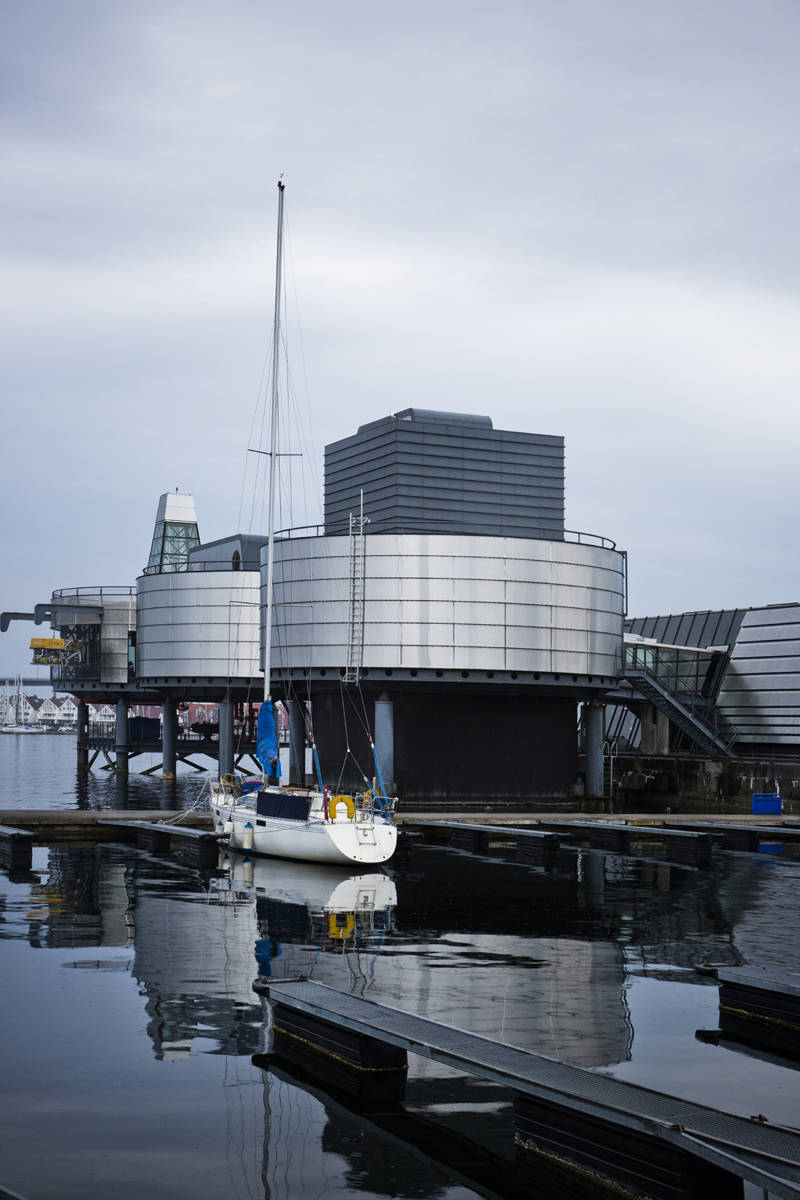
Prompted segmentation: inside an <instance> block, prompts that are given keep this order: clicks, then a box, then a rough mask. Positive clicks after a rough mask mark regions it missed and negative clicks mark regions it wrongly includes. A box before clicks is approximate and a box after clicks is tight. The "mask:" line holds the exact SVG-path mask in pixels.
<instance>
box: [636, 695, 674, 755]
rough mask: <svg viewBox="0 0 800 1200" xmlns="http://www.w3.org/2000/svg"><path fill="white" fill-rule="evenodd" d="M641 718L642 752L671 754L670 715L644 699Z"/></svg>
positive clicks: (640, 711) (640, 713)
mask: <svg viewBox="0 0 800 1200" xmlns="http://www.w3.org/2000/svg"><path fill="white" fill-rule="evenodd" d="M639 719H640V721H641V727H642V740H641V748H642V754H669V717H668V716H667V715H666V713H663V712H660V711H659V710H658V709H657V708H654V707H653V705H652V704H647V703H645V702H644V701H643V702H642V705H641V708H640V710H639Z"/></svg>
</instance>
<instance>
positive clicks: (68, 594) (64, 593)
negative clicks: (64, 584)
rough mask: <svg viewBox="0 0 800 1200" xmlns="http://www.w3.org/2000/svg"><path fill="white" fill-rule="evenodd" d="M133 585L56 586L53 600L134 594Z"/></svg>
mask: <svg viewBox="0 0 800 1200" xmlns="http://www.w3.org/2000/svg"><path fill="white" fill-rule="evenodd" d="M135 595H136V588H135V587H125V585H124V584H120V585H119V586H118V587H117V586H111V587H109V586H108V584H98V586H97V587H76V588H58V590H57V591H55V592H53V600H76V599H80V597H81V596H85V597H86V599H87V600H88V599H89V597H90V596H91V597H94V596H135Z"/></svg>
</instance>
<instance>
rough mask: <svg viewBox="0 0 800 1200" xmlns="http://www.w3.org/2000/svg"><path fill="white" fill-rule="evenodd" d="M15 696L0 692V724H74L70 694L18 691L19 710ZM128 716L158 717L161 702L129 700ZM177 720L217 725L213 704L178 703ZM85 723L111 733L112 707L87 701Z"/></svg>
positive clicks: (190, 725) (205, 727) (283, 722)
mask: <svg viewBox="0 0 800 1200" xmlns="http://www.w3.org/2000/svg"><path fill="white" fill-rule="evenodd" d="M16 703H17V698H16V696H15V695H11V696H0V725H13V724H15V723H17V722H18V721H20V720H21V723H22V724H23V725H40V726H43V727H44V728H46V729H58V730H75V729H77V727H78V705H77V703H76V701H75V699H74V698H73V697H72V696H47V697H45V698H42V697H41V696H35V695H25V694H24V693H23V695H22V713H21V714H17V711H16ZM249 707H250V709H251V718H252V724H253V732H254V730H255V716H256V713H257V711H258V709H259V707H260V705H259V704H252V705H250V706H249ZM276 714H277V716H278V718H279V723H280V726H281V728H282V729H286V728H287V727H288V718H287V714H286V713H285V712H284V710H283V708H282V706H279V705H276ZM128 715H129V716H130V717H150V718H155V719H156V720H159V721H160V719H161V706H160V705H158V704H131V705H130V707H129V709H128ZM178 721H179V724H180V725H181V727H182V728H183V729H185V730H187V731H188V730H193V731H196V732H204V733H206V734H210V733H212V731H213V732H216V728H217V726H218V725H219V709H218V706H217V705H216V704H182V705H179V707H178ZM89 723H90V725H92V726H93V727H94V728H95V729H96V730H97V731H98V732H108V733H112V732H113V730H114V727H115V724H116V711H115V708H114V705H113V704H99V703H90V704H89Z"/></svg>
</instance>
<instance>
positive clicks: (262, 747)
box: [256, 700, 281, 779]
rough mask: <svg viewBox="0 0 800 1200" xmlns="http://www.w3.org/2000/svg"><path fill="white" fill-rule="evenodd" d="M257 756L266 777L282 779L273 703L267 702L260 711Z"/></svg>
mask: <svg viewBox="0 0 800 1200" xmlns="http://www.w3.org/2000/svg"><path fill="white" fill-rule="evenodd" d="M256 755H257V757H258V761H259V762H260V763H261V768H262V770H263V772H264V774H265V775H274V776H275V778H276V779H280V777H281V760H280V758H279V757H278V738H277V736H276V733H275V714H274V712H273V710H272V701H271V700H265V701H264V703H263V704H262V705H261V708H260V709H259V710H258V733H257V737H256Z"/></svg>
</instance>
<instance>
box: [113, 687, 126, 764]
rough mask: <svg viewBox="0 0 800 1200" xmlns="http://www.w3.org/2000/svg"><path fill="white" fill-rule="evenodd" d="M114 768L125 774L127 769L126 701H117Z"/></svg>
mask: <svg viewBox="0 0 800 1200" xmlns="http://www.w3.org/2000/svg"><path fill="white" fill-rule="evenodd" d="M114 751H115V757H116V769H117V771H118V772H119V771H121V772H124V773H126V774H127V771H128V701H127V700H118V701H117V723H116V736H115V738H114Z"/></svg>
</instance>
